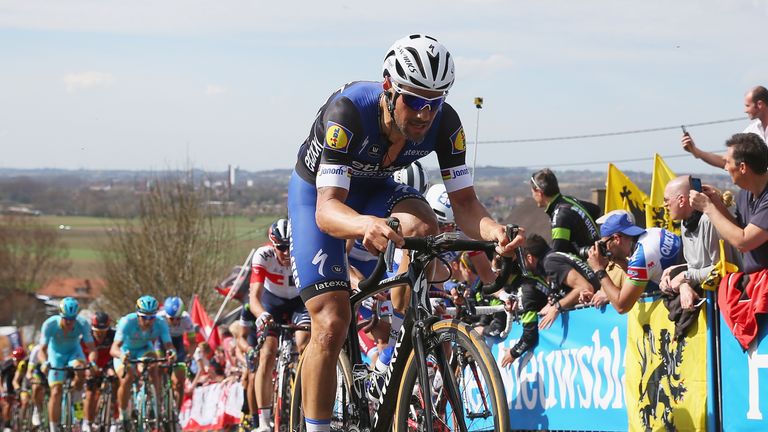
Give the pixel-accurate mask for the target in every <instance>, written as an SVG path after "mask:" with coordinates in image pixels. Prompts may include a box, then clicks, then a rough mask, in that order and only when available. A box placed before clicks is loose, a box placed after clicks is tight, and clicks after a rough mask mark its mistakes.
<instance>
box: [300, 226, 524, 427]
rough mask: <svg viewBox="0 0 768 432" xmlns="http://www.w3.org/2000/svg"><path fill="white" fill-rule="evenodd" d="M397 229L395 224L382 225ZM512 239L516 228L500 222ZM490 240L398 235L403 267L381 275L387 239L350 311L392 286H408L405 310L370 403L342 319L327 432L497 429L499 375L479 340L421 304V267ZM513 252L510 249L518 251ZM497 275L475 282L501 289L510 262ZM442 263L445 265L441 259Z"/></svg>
mask: <svg viewBox="0 0 768 432" xmlns="http://www.w3.org/2000/svg"><path fill="white" fill-rule="evenodd" d="M390 226H392V227H393V228H396V227H397V223H396V221H393V223H392V224H391V225H390ZM507 232H508V236H509V238H510V239H512V238H514V237H515V235H516V233H517V227H516V226H508V229H507ZM495 247H496V243H495V242H485V241H475V240H465V239H460V238H459V235H458V234H457V233H442V234H439V235H436V236H427V237H409V238H405V245H404V246H403V249H407V250H409V251H410V254H411V260H410V264H409V265H408V268H407V270H406V271H405V272H403V273H401V274H398V275H397V276H394V277H390V278H387V279H384V280H381V278H382V276H383V274H384V270H385V269H386V268H389V269H390V270H391V268H392V267H391V263H392V257H393V255H394V244H393V243H391V242H390V243H389V245H388V247H387V251H386V252H385V253H384V254H381V255H380V256H379V261H378V263H377V266H376V269H375V270H374V272H373V274H372V275H371V276H370V277H369V278H368V279H366V280H365V281H362V282H361V283H360V284H359V285H358V287H359V289H360V290H359V292H356V293H354V294H353V295H352V296H351V297H350V305H351V308H352V316H357V315H356V311H357V308H358V307H359V306H360V304H361V303H362V302H363V301H364V300H365V299H366V298H368V297H371V296H374V295H376V294H378V293H380V292H383V291H385V290H388V289H390V288H394V287H396V286H401V285H407V286H409V287H410V288H411V293H412V294H411V297H410V298H411V300H410V307H409V309H408V311H407V313H406V315H405V319H404V321H403V326H402V330H401V332H400V336H399V339H398V341H397V343H396V345H395V350H394V353H393V357H392V360H391V362H390V365H389V368H388V370H387V371H386V373H385V374H384V383H385V384H384V388H383V389H382V392H381V395H380V397H379V398H378V400H375V401H370V400H369V398H368V397H367V396H366V391H365V380H366V377H367V376H368V374H369V368H368V366H367V365H366V364H365V363H364V362H363V360H362V358H361V351H360V346H359V344H358V340H357V331H356V323H355V322H354V320H353V322H352V323H350V328H349V331H348V333H347V339H346V342H345V346H344V349H343V350H342V352H341V354H340V355H339V360H338V363H337V368H336V375H337V385H336V399H335V401H334V406H333V413H332V418H331V430H333V431H366V432H384V431H390V430H394V431H395V432H401V431H426V432H433V431H439V432H442V431H453V430H456V431H462V432H468V431H505V430H509V409H508V407H507V398H506V393H505V390H504V385H503V382H502V379H501V375H500V372H499V370H498V367H497V365H496V362H495V360H494V357H493V355H492V353H491V351H490V350H489V348H488V346H487V345H486V344H485V342H484V341H483V338H482V337H481V336H479V335H478V334H477V333H476V332H475V331H473V330H472V329H471V328H470V327H469V326H468V325H467V324H466V323H463V322H461V321H459V320H450V319H446V320H440V319H439V318H437V317H435V316H433V314H432V308H431V305H430V303H429V284H428V282H427V277H426V272H425V270H426V268H427V266H428V264H429V263H430V262H431V261H432V260H433V259H438V260H441V261H442V259H441V258H440V257H441V255H442V254H443V253H444V252H447V251H464V250H481V251H485V252H486V253H489V254H493V253H494V251H495ZM519 254H520V251H518V255H519ZM503 262H504V265H503V266H502V269H501V271H500V273H499V275H498V278H497V280H496V281H495V282H494V283H493V284H491V285H489V286H485V287H482V290H483V292H484V293H493V292H496V291H498V290H499V289H501V287H502V285H503V282H504V281H506V280H507V279H508V277H509V275H510V271H511V268H512V265H513V264H512V260H510V259H505V260H503ZM443 263H444V264H447V263H445V262H444V261H443ZM303 364H304V357H303V356H302V358H301V359H300V361H299V364H298V368H297V372H296V379H295V381H294V386H293V393H292V398H291V430H292V431H296V432H301V431H304V430H306V426H305V424H304V416H303V411H302V406H301V402H302V401H301V385H302V383H301V369H302V367H303Z"/></svg>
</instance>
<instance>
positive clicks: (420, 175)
mask: <svg viewBox="0 0 768 432" xmlns="http://www.w3.org/2000/svg"><path fill="white" fill-rule="evenodd" d="M392 177H393V178H394V179H395V181H396V182H398V183H400V184H404V185H408V186H410V187H412V188H414V189H416V190H417V191H419V193H420V194H423V193H424V192H426V191H427V187H429V179H428V178H427V172H426V171H425V170H424V167H422V166H421V162H419V161H414V162H413V163H412V164H410V165H409V166H407V167H405V168H402V169H399V170H397V171H395V173H394V174H392Z"/></svg>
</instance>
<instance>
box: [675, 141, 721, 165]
mask: <svg viewBox="0 0 768 432" xmlns="http://www.w3.org/2000/svg"><path fill="white" fill-rule="evenodd" d="M680 142H681V143H682V144H683V149H684V150H685V151H687V152H690V153H691V154H692V155H693V157H695V158H696V159H701V160H703V161H704V162H706V163H708V164H710V165H712V166H713V167H716V168H725V158H724V157H723V156H721V155H719V154H717V153H712V152H708V151H704V150H702V149H700V148H698V147H697V146H696V143H694V142H693V138H691V136H690V135H687V134H684V135H683V137H682V138H681V139H680Z"/></svg>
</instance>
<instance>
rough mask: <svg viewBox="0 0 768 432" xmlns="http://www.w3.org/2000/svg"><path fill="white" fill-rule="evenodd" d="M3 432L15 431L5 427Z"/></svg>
mask: <svg viewBox="0 0 768 432" xmlns="http://www.w3.org/2000/svg"><path fill="white" fill-rule="evenodd" d="M3 432H13V431H12V430H11V428H9V427H4V428H3Z"/></svg>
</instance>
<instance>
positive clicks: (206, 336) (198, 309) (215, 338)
mask: <svg viewBox="0 0 768 432" xmlns="http://www.w3.org/2000/svg"><path fill="white" fill-rule="evenodd" d="M190 317H191V318H192V322H193V323H195V324H197V325H198V326H200V333H198V334H197V343H200V342H206V341H207V342H208V345H210V346H211V348H212V349H216V347H217V346H219V345H221V336H220V335H219V329H217V328H213V321H212V320H211V317H210V316H208V313H207V312H206V311H205V309H204V308H203V305H202V304H200V300H199V299H198V298H197V295H195V298H194V300H192V310H191V311H190Z"/></svg>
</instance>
